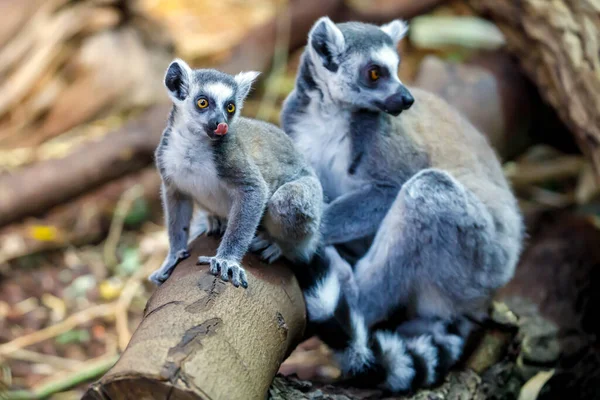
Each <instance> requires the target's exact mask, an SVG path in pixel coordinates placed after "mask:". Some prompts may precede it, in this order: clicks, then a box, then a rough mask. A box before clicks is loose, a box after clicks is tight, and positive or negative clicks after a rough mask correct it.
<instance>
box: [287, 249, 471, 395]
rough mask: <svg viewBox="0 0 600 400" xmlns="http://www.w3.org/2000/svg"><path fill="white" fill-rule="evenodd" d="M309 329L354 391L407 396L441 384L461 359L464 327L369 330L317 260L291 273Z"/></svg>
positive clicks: (417, 324) (431, 322)
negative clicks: (381, 390) (383, 391)
mask: <svg viewBox="0 0 600 400" xmlns="http://www.w3.org/2000/svg"><path fill="white" fill-rule="evenodd" d="M296 276H297V277H298V280H299V282H300V285H301V287H302V289H303V291H304V298H305V301H306V306H307V311H308V319H309V327H310V330H311V331H312V332H311V333H313V334H316V335H317V336H319V337H320V339H321V340H323V342H325V343H326V344H327V345H328V346H329V347H330V348H331V349H332V350H333V352H334V354H335V356H336V359H337V361H338V362H339V364H340V367H341V368H342V372H343V373H344V375H345V376H346V377H348V378H350V380H351V381H352V382H353V383H355V384H359V385H366V386H370V387H375V386H380V387H383V388H385V389H387V390H389V391H392V392H406V391H411V390H414V389H417V388H419V387H422V386H432V385H436V384H438V383H440V382H441V381H442V380H443V378H444V377H445V376H446V374H447V372H448V370H449V369H450V367H452V365H454V364H455V363H456V362H457V361H458V359H459V358H460V356H461V354H462V351H463V347H464V343H465V337H466V335H467V333H468V329H465V327H464V326H460V325H461V324H463V323H465V322H466V321H462V320H460V321H459V320H457V321H446V320H441V319H417V320H412V321H408V322H405V323H403V324H400V325H399V326H398V327H397V328H396V329H393V330H390V329H381V328H376V327H375V328H374V329H369V328H368V327H367V325H366V323H365V320H364V318H363V317H362V315H361V314H360V313H358V310H355V309H352V307H351V306H350V305H349V303H348V300H347V298H346V296H345V295H344V293H343V290H342V284H343V283H342V282H341V281H340V280H339V278H338V274H337V273H336V271H334V270H333V269H331V268H330V267H329V263H328V261H327V259H326V257H325V256H323V255H322V254H318V255H317V256H315V257H314V259H313V261H312V262H311V264H310V265H309V266H306V265H304V266H302V267H299V270H298V271H297V273H296Z"/></svg>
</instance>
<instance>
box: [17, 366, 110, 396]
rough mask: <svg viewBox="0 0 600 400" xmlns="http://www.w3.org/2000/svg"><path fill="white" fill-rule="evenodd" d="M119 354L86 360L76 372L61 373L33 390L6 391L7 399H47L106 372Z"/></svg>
mask: <svg viewBox="0 0 600 400" xmlns="http://www.w3.org/2000/svg"><path fill="white" fill-rule="evenodd" d="M118 358H119V356H118V355H106V356H102V357H98V358H96V359H94V360H90V361H87V362H85V365H82V366H81V367H79V368H78V369H77V371H75V372H69V373H61V374H59V376H57V377H52V378H50V379H49V380H48V381H46V382H44V383H41V384H40V385H38V386H36V387H34V388H33V389H32V390H16V391H9V392H7V393H6V399H7V400H37V399H46V398H48V397H49V396H51V395H53V394H56V393H58V392H62V391H64V390H67V389H69V388H72V387H73V386H76V385H79V384H80V383H83V382H85V381H89V380H90V379H93V378H95V377H97V376H99V375H102V374H103V373H105V372H106V371H107V370H108V369H110V367H112V366H113V365H115V362H117V359H118Z"/></svg>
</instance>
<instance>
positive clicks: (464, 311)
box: [281, 17, 523, 391]
mask: <svg viewBox="0 0 600 400" xmlns="http://www.w3.org/2000/svg"><path fill="white" fill-rule="evenodd" d="M407 30H408V27H407V25H406V24H405V23H404V22H403V21H399V20H396V21H393V22H391V23H389V24H386V25H384V26H381V27H378V26H375V25H370V24H364V23H357V22H349V23H341V24H337V25H336V24H334V23H333V22H332V21H331V20H330V19H329V18H327V17H324V18H321V19H320V20H319V21H317V22H316V23H315V25H314V26H313V28H312V30H311V32H310V34H309V39H308V45H307V47H306V49H305V51H304V54H303V55H302V59H301V63H300V66H299V71H298V76H297V80H296V86H295V89H294V91H293V92H292V93H291V94H290V95H289V97H288V98H287V99H286V101H285V103H284V108H283V111H282V115H281V118H282V124H283V128H284V130H285V131H286V133H288V134H289V135H290V136H291V137H292V139H293V140H294V143H295V144H296V146H297V148H298V149H299V150H300V151H301V152H302V153H303V154H304V155H305V157H306V158H307V159H308V160H309V162H310V163H311V165H312V166H313V167H314V168H315V170H316V172H317V175H318V176H319V179H320V181H321V183H322V185H323V190H324V194H325V199H326V202H327V205H326V207H325V210H324V215H323V222H322V227H321V234H322V236H323V240H324V242H325V244H326V245H329V247H327V251H326V254H327V256H328V258H329V260H330V262H332V263H333V268H332V269H331V270H330V271H329V272H328V273H327V274H326V275H324V276H323V277H322V278H321V279H320V280H319V281H318V282H317V283H316V284H315V285H313V287H312V289H311V290H309V291H308V295H307V306H308V313H309V317H310V319H311V321H313V322H315V323H317V325H318V324H325V328H326V329H329V330H330V331H331V326H332V325H331V323H332V319H335V318H337V321H338V322H340V321H341V322H343V323H345V324H346V325H347V327H349V328H348V329H349V330H347V331H344V330H343V329H341V330H340V331H339V332H341V333H340V336H336V338H332V337H331V335H330V334H328V333H327V332H325V333H323V335H324V336H326V337H327V336H329V341H328V340H326V342H328V343H329V344H330V345H332V343H333V345H332V347H334V350H335V351H336V353H337V355H338V358H339V360H340V362H341V364H342V367H343V369H344V370H345V372H347V373H349V374H350V375H353V376H356V377H360V376H361V375H369V374H371V376H373V375H374V376H377V377H381V378H382V381H381V384H382V385H383V386H385V387H386V388H388V389H390V390H392V391H405V390H409V389H411V388H415V387H417V386H419V385H432V384H434V383H436V382H438V381H439V379H440V378H442V377H443V375H444V374H445V370H446V369H447V368H448V367H449V366H451V365H452V364H453V363H455V362H456V360H457V359H458V358H459V356H460V354H461V352H462V347H463V343H464V337H465V335H466V334H467V333H468V331H469V323H467V322H465V321H467V320H466V318H463V316H469V317H477V316H480V315H483V313H484V312H485V311H486V307H487V306H488V303H489V301H490V299H491V296H492V295H493V293H494V291H495V290H496V289H498V288H499V287H501V286H503V285H504V284H505V283H506V282H507V281H508V280H510V279H511V277H512V276H513V271H514V269H515V265H516V262H517V259H518V256H519V254H520V250H521V242H522V237H523V224H522V220H521V216H520V213H519V211H518V206H517V203H516V200H515V198H514V196H513V194H512V192H511V189H510V187H509V185H508V183H507V181H506V180H505V178H504V176H503V173H502V169H501V166H500V163H499V161H498V158H497V157H496V155H495V153H494V152H493V150H492V149H491V147H490V146H489V144H488V142H487V140H486V138H485V137H484V136H483V135H482V134H481V133H480V132H478V131H477V130H476V129H475V128H474V127H473V126H472V125H471V124H470V123H469V122H468V121H467V120H466V119H465V118H463V117H462V116H460V115H459V114H458V113H457V112H456V111H454V110H453V109H452V108H451V107H450V106H449V105H448V104H447V103H446V102H445V101H443V100H442V99H440V98H438V97H436V96H434V95H433V94H430V93H427V92H425V91H423V90H419V89H416V88H411V89H410V90H409V89H408V88H407V87H406V86H404V85H403V84H402V83H401V82H400V80H399V79H398V76H397V70H398V65H399V56H398V53H397V44H398V42H399V41H400V40H401V39H402V38H403V37H404V36H405V34H406V32H407ZM373 71H375V72H373ZM413 96H414V97H413ZM413 102H414V105H413ZM401 112H402V115H399V114H400V113H401ZM338 252H339V254H341V255H342V256H343V258H342V257H340V255H339V254H338ZM351 265H352V266H351ZM340 272H341V273H342V275H343V277H340ZM342 288H344V290H342ZM400 314H403V315H404V318H403V319H402V320H403V321H404V323H402V324H400V325H399V326H397V327H393V328H394V329H393V330H382V329H380V328H378V326H381V325H380V324H381V323H383V322H385V321H386V320H388V321H389V319H390V318H391V317H392V315H396V316H398V315H400ZM348 332H349V333H348ZM346 333H348V334H347V335H346ZM337 338H341V339H337Z"/></svg>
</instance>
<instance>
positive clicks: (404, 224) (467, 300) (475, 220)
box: [355, 169, 510, 325]
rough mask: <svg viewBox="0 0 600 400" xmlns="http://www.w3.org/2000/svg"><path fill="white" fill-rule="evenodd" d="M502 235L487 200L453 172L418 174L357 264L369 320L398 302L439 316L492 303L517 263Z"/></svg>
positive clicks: (356, 275) (446, 315) (360, 289)
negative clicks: (510, 266)
mask: <svg viewBox="0 0 600 400" xmlns="http://www.w3.org/2000/svg"><path fill="white" fill-rule="evenodd" d="M498 235H499V233H498V232H496V227H495V224H494V220H493V218H492V215H491V213H490V212H489V211H488V209H487V208H486V207H485V205H484V204H483V203H482V202H481V201H480V200H479V199H478V198H477V197H476V196H475V194H474V193H472V192H471V191H470V190H468V189H466V188H465V187H464V186H463V185H462V184H461V183H459V182H458V181H457V180H456V179H454V178H453V177H452V176H451V175H450V174H448V173H447V172H445V171H441V170H437V169H427V170H423V171H421V172H419V173H418V174H416V175H415V176H414V177H412V178H411V179H410V180H408V181H407V182H406V183H405V184H404V186H403V187H402V189H401V190H400V192H399V194H398V196H397V198H396V200H395V201H394V203H393V205H392V207H391V208H390V210H389V212H388V213H387V215H386V217H385V218H384V220H383V222H382V224H381V226H380V228H379V230H378V232H377V234H376V236H375V239H374V241H373V244H372V246H371V247H370V249H369V251H368V252H367V254H365V256H364V257H363V258H362V259H360V260H359V261H358V262H357V265H356V270H355V278H356V282H357V284H358V290H359V293H360V295H359V296H360V302H359V303H360V305H361V309H362V311H363V313H364V315H365V318H366V320H367V323H368V324H369V325H371V324H373V323H374V322H377V321H378V320H381V319H384V318H385V317H386V315H385V313H387V312H389V309H390V302H391V303H392V304H395V305H396V306H405V307H406V306H409V308H410V311H412V312H413V313H414V314H415V315H421V316H432V317H433V316H438V317H451V316H454V315H458V314H462V313H464V312H470V311H472V310H475V309H477V308H481V307H482V306H484V304H483V303H484V302H485V301H486V300H487V299H488V297H489V295H490V294H491V293H492V291H493V290H494V289H496V288H498V287H499V286H501V285H502V284H504V283H505V282H504V279H505V277H506V273H505V270H506V268H508V267H507V263H509V260H508V254H509V251H510V249H507V248H505V246H502V245H501V244H500V242H501V241H500V240H498ZM502 242H503V243H506V241H505V240H502Z"/></svg>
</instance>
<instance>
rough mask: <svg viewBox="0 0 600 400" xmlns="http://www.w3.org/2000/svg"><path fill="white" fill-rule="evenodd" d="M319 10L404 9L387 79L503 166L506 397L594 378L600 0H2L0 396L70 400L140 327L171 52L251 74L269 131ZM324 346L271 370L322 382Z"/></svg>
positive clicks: (380, 13) (157, 221)
mask: <svg viewBox="0 0 600 400" xmlns="http://www.w3.org/2000/svg"><path fill="white" fill-rule="evenodd" d="M323 15H329V16H330V17H331V18H332V19H334V20H335V21H345V20H360V21H365V22H372V23H377V24H381V23H385V22H388V21H390V20H392V19H394V18H405V19H409V22H410V33H409V36H408V38H407V39H406V40H404V41H402V43H401V44H400V48H399V50H400V52H401V57H402V63H401V67H400V71H399V75H400V78H401V79H402V80H403V81H404V82H406V83H409V84H410V85H415V86H420V87H423V88H426V89H429V90H431V91H434V92H436V93H438V94H439V95H441V96H443V97H444V98H446V99H447V100H448V101H449V102H450V103H451V104H452V105H454V106H455V107H456V108H457V109H459V110H460V111H461V112H463V113H464V114H465V115H466V116H467V117H468V118H469V119H470V120H471V121H472V122H473V123H474V124H475V125H476V126H477V127H478V128H479V129H480V130H481V131H482V132H484V133H485V134H486V135H487V136H488V138H489V140H490V141H491V142H492V144H493V145H494V147H495V148H496V150H497V152H498V154H499V155H500V156H501V157H502V160H503V165H504V170H505V173H506V175H507V176H508V177H509V179H510V180H511V182H512V184H513V187H514V189H515V192H516V193H517V195H518V197H519V200H520V203H521V207H522V210H523V212H524V214H525V216H526V221H527V224H528V231H529V237H528V240H527V249H526V251H525V253H524V255H523V258H522V261H521V263H520V265H519V268H518V271H517V275H516V277H515V279H514V280H513V282H512V283H511V284H509V285H508V287H506V288H505V289H504V290H502V291H501V293H499V294H498V301H499V302H501V303H502V304H506V305H508V307H509V308H510V309H511V310H512V311H514V313H515V314H516V315H518V316H519V317H520V318H521V319H520V321H521V322H522V321H523V316H526V318H525V320H526V321H527V323H529V324H530V325H531V321H537V322H535V323H534V324H533V328H532V329H530V330H529V331H527V330H522V331H521V332H529V333H522V334H521V335H522V337H521V338H520V340H521V342H520V343H522V344H523V343H524V344H526V345H522V346H520V347H519V348H518V349H517V350H514V351H513V353H512V355H509V357H513V360H516V361H515V365H517V367H515V368H520V369H519V371H518V376H519V378H518V382H519V383H518V385H519V386H518V387H517V389H516V391H513V392H515V393H519V392H520V393H521V395H522V396H527V393H530V394H529V396H530V397H522V398H523V399H527V398H530V399H535V398H544V397H543V396H544V393H546V396H548V394H547V393H549V392H552V393H554V395H555V394H556V393H559V392H557V391H560V390H563V389H564V388H570V387H571V386H569V385H575V386H573V387H576V388H577V389H572V388H571V389H568V390H569V391H568V393H569V396H570V397H571V398H577V395H579V394H581V393H586V392H585V391H584V389H582V388H594V387H597V386H594V385H596V383H597V382H598V379H597V378H596V376H597V375H595V373H596V371H597V366H598V365H599V364H600V362H599V361H598V355H597V354H598V353H597V349H598V342H597V334H598V332H599V331H600V328H599V322H598V319H597V318H596V315H597V311H594V312H592V311H591V307H592V305H593V304H598V302H597V301H596V300H600V299H599V295H598V293H599V289H600V279H599V272H598V268H600V267H599V266H598V264H599V263H600V249H599V248H598V247H599V244H600V234H599V232H598V228H599V227H600V219H598V215H599V212H600V197H599V196H598V194H599V191H600V189H599V188H600V186H599V184H598V182H599V180H598V177H599V174H598V171H600V168H599V167H600V60H599V58H600V51H599V50H600V43H599V42H598V37H600V36H599V33H598V32H599V29H600V6H598V3H597V2H594V1H592V0H582V1H574V0H556V1H553V2H549V1H548V2H546V1H539V0H538V1H535V0H522V1H520V2H498V1H493V0H446V1H445V0H373V1H368V0H288V1H283V0H249V1H242V0H220V1H208V0H19V1H16V0H0V398H2V397H3V396H4V397H6V398H10V399H29V398H48V397H49V398H52V399H74V398H80V397H81V394H82V393H83V390H85V388H86V387H87V384H88V383H89V382H91V381H92V380H94V379H96V378H98V377H99V376H101V375H102V374H103V373H104V372H105V371H106V370H108V369H109V368H110V367H111V366H112V365H113V364H114V362H115V361H116V359H117V357H118V355H119V353H120V351H122V350H123V349H124V348H125V346H126V345H127V343H128V341H129V338H130V336H131V332H132V331H134V330H135V328H136V326H137V325H138V323H139V321H140V320H141V316H142V311H143V308H144V305H145V303H146V300H147V299H148V297H149V295H150V294H151V292H152V290H153V287H152V286H151V285H150V284H149V283H148V282H147V281H146V277H147V276H148V274H149V273H150V272H151V271H152V270H154V269H155V268H156V267H157V266H158V265H159V264H160V263H161V262H162V259H163V257H164V255H165V254H166V251H167V247H168V243H167V238H166V233H165V231H164V229H163V224H162V211H161V208H160V201H159V183H160V180H159V177H158V174H157V173H156V171H155V168H154V165H153V163H152V162H153V160H152V156H153V152H154V149H155V147H156V145H157V143H158V140H159V137H160V134H161V132H162V129H163V128H164V124H165V121H166V117H167V114H168V111H169V105H168V99H167V96H166V92H165V90H164V88H163V84H162V79H163V74H164V71H165V69H166V66H167V65H168V63H169V62H170V61H171V60H172V59H173V58H174V57H176V56H177V57H181V58H183V59H185V60H186V61H187V62H189V63H190V65H192V66H194V67H215V68H219V69H221V70H224V71H226V72H230V73H237V72H239V71H241V70H251V69H252V70H260V71H264V72H265V73H264V74H263V75H262V77H261V79H260V81H259V82H258V84H257V87H256V90H255V91H254V92H253V95H252V97H251V99H250V100H249V101H248V102H247V105H246V106H245V109H244V114H245V115H247V116H252V117H257V118H261V119H265V120H269V121H271V122H274V123H278V122H279V111H280V107H281V102H282V101H283V99H284V98H285V96H286V95H287V94H288V93H289V92H290V91H291V90H292V88H293V85H294V76H295V72H296V66H297V64H298V58H299V55H300V53H301V51H302V47H303V46H304V44H305V41H306V35H307V32H308V30H309V29H310V27H311V25H312V23H313V22H314V21H315V20H316V19H317V18H319V17H320V16H323ZM540 321H541V322H540ZM528 335H529V336H528ZM328 354H329V353H328V351H327V349H325V348H324V347H323V346H321V345H319V344H318V343H317V342H314V341H313V342H309V344H307V345H305V346H303V347H302V348H300V349H298V350H297V351H296V352H295V353H294V354H293V355H292V357H291V358H290V359H289V360H288V361H287V362H286V363H285V364H284V366H283V367H282V372H283V373H286V374H291V373H296V374H297V375H298V376H300V377H301V378H304V379H306V378H310V379H323V380H331V379H335V378H336V377H337V376H338V375H339V371H338V370H337V369H336V368H335V365H332V364H331V362H330V360H329V358H328ZM503 357H507V355H506V352H500V353H498V354H496V353H493V354H492V353H490V354H487V356H486V357H484V358H485V362H484V364H486V366H489V365H491V364H493V363H494V362H496V361H500V360H502V359H504V358H503ZM519 360H520V364H519ZM519 365H520V366H519ZM480 367H481V366H480ZM482 370H483V369H482ZM548 371H550V372H548ZM540 372H542V373H545V375H542V376H541V377H540V375H539V373H540ZM535 379H537V382H538V385H537V387H538V388H537V389H536V390H534V391H533V392H524V391H522V390H519V387H520V385H522V384H524V383H526V382H528V381H529V382H531V381H532V380H535ZM540 382H541V384H540ZM553 382H554V383H553ZM553 384H554V386H552V385H553ZM533 385H534V386H535V382H534V384H533ZM577 385H578V386H577ZM542 386H544V387H545V388H544V389H543V390H541V391H540V388H541V387H542ZM565 390H567V389H565ZM590 390H591V389H590ZM523 393H525V394H523ZM531 393H533V394H531ZM560 393H562V392H560ZM588 393H591V392H588ZM513 394H514V393H513ZM581 396H583V394H581ZM492 397H493V396H492ZM498 398H501V397H498ZM504 398H513V397H510V396H509V397H504ZM546 398H561V397H546ZM581 398H587V399H590V398H593V396H588V397H581Z"/></svg>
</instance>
